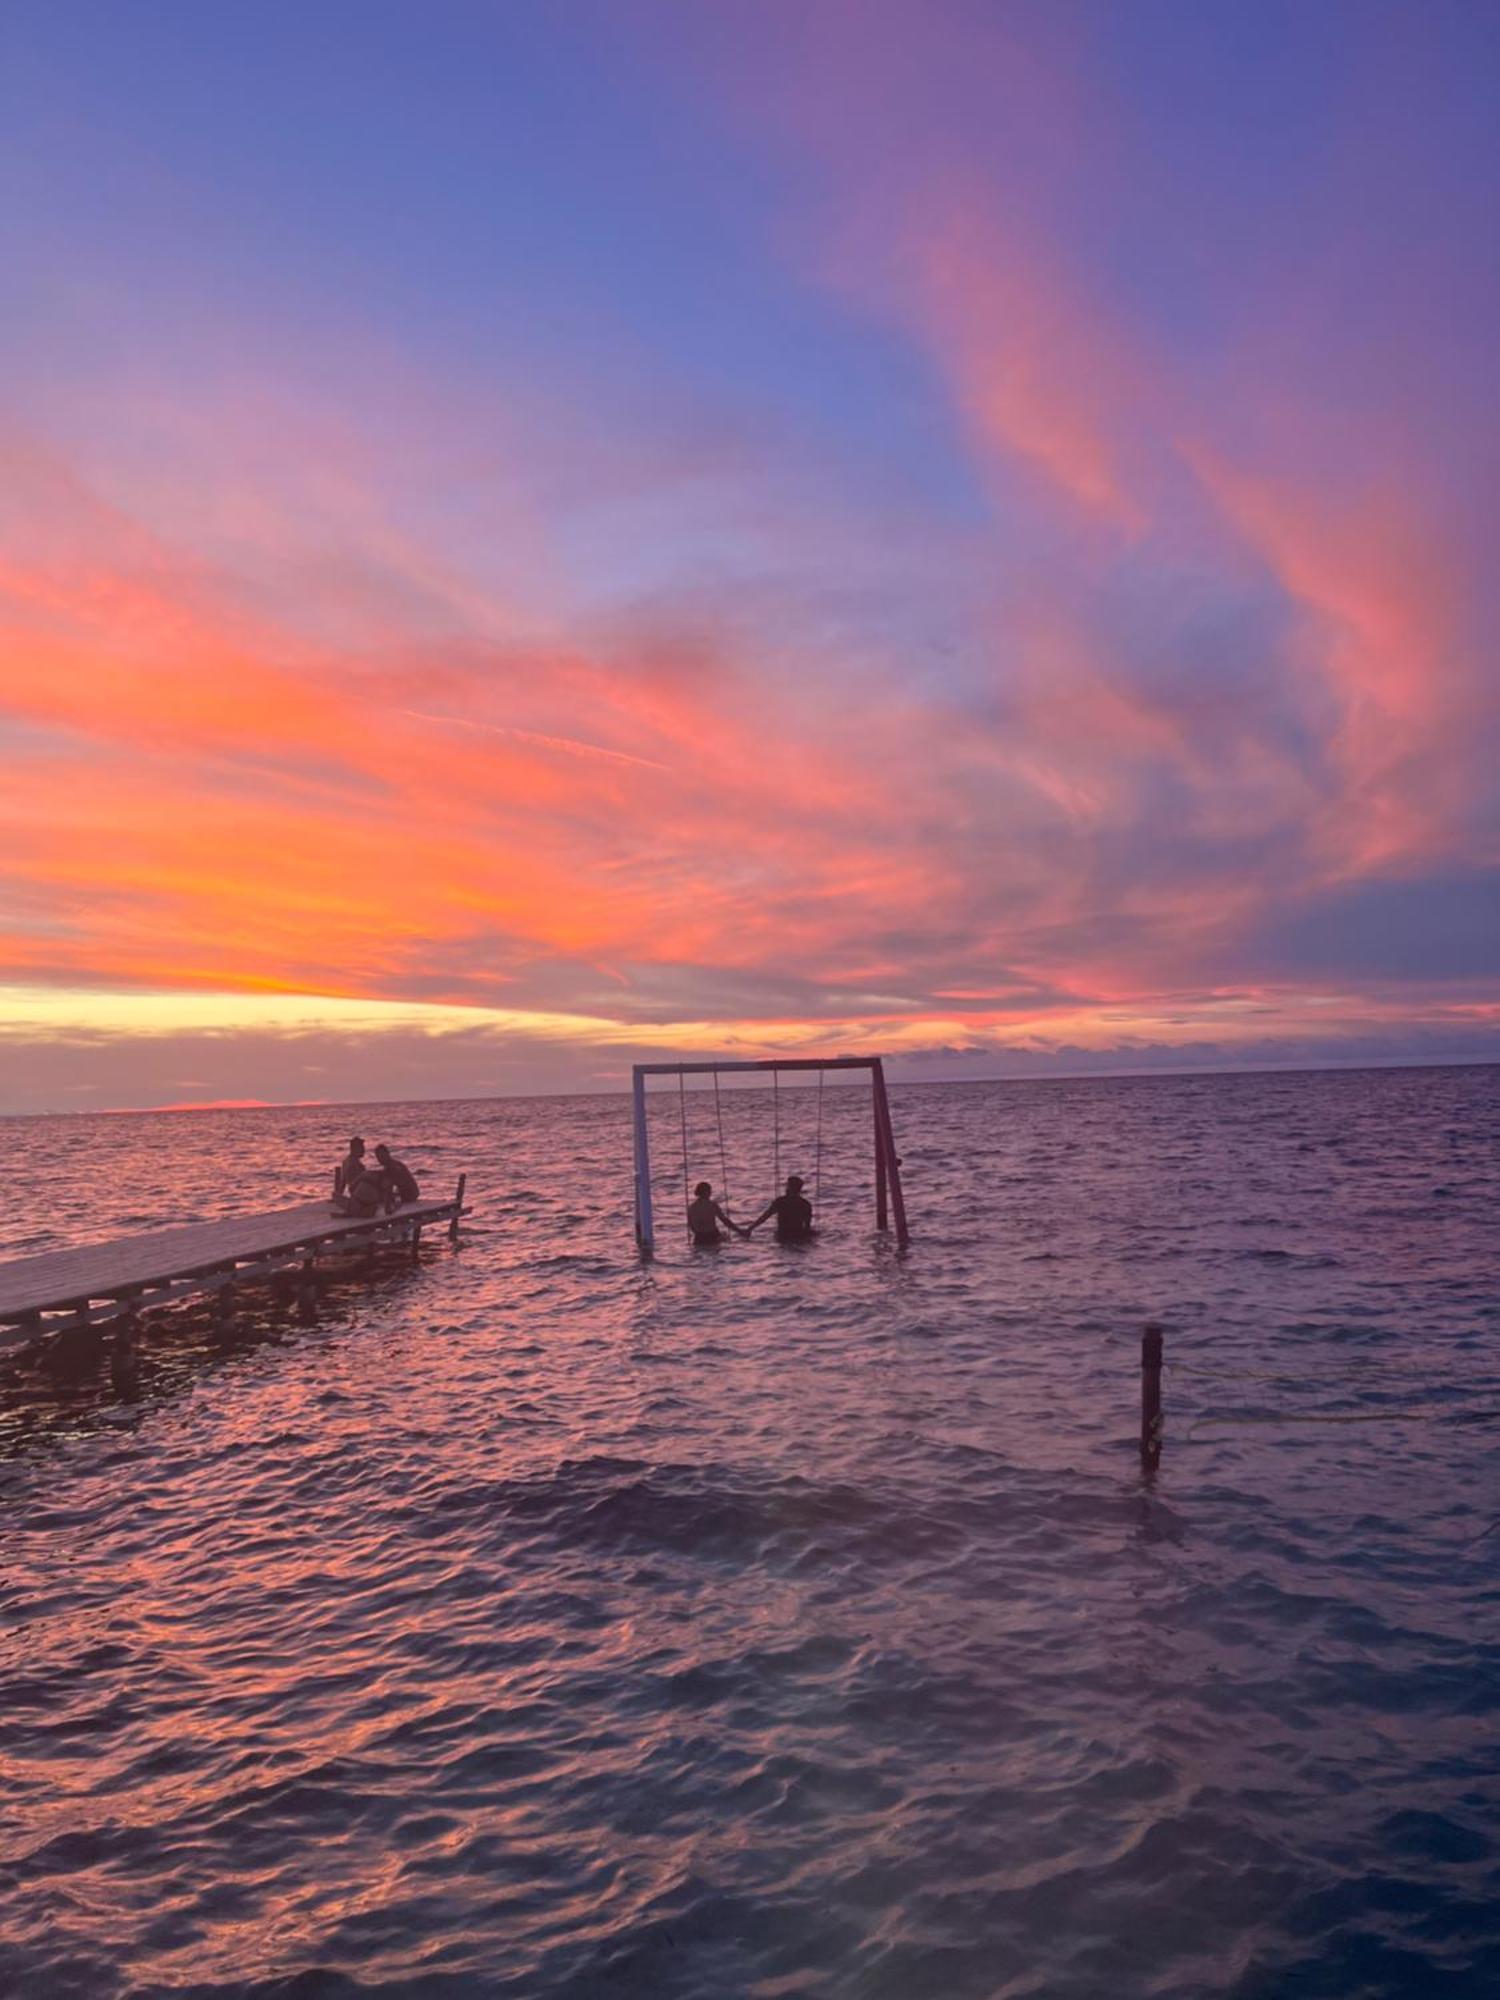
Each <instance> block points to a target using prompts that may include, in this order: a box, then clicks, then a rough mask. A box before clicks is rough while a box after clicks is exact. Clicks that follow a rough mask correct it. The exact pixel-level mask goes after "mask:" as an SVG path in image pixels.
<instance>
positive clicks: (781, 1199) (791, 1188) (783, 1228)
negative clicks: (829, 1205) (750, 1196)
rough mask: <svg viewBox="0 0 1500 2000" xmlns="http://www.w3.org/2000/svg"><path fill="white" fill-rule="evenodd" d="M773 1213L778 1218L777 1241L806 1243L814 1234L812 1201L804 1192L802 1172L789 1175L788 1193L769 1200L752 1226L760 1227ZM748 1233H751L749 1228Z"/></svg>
mask: <svg viewBox="0 0 1500 2000" xmlns="http://www.w3.org/2000/svg"><path fill="white" fill-rule="evenodd" d="M773 1215H774V1216H775V1218H776V1240H777V1242H779V1243H805V1242H806V1241H807V1239H808V1237H809V1236H811V1235H812V1233H813V1226H812V1203H811V1202H810V1201H809V1200H808V1198H807V1196H806V1195H805V1194H804V1193H803V1192H802V1177H801V1175H800V1174H788V1175H787V1182H786V1193H785V1194H779V1195H777V1196H776V1198H775V1200H774V1201H768V1202H767V1203H766V1205H765V1207H764V1208H763V1209H762V1210H761V1212H760V1214H759V1215H757V1216H756V1218H755V1220H754V1222H752V1223H751V1225H750V1228H751V1229H759V1227H760V1225H761V1224H762V1223H763V1222H765V1221H767V1220H768V1219H769V1218H770V1217H771V1216H773ZM746 1234H747V1235H748V1234H749V1231H748V1230H747V1231H746Z"/></svg>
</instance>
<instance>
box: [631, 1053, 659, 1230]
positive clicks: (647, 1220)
mask: <svg viewBox="0 0 1500 2000" xmlns="http://www.w3.org/2000/svg"><path fill="white" fill-rule="evenodd" d="M631 1095H632V1097H633V1099H634V1113H635V1240H636V1242H637V1243H639V1245H640V1246H641V1255H642V1256H643V1257H649V1256H650V1255H651V1253H652V1251H653V1250H654V1249H655V1248H656V1232H655V1230H654V1228H653V1227H652V1220H651V1149H650V1147H649V1145H648V1144H647V1141H646V1072H645V1070H644V1069H643V1068H642V1066H641V1065H640V1064H639V1063H637V1064H636V1066H635V1074H634V1076H633V1078H632V1080H631Z"/></svg>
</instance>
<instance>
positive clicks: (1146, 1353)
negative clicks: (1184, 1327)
mask: <svg viewBox="0 0 1500 2000" xmlns="http://www.w3.org/2000/svg"><path fill="white" fill-rule="evenodd" d="M1161 1359H1162V1331H1161V1328H1160V1327H1159V1326H1158V1325H1157V1324H1156V1322H1155V1321H1154V1320H1153V1321H1151V1322H1150V1323H1149V1324H1147V1325H1146V1326H1143V1327H1142V1328H1141V1461H1142V1463H1143V1464H1145V1465H1147V1466H1150V1467H1153V1468H1154V1467H1155V1466H1156V1465H1157V1463H1158V1462H1159V1461H1160V1458H1161Z"/></svg>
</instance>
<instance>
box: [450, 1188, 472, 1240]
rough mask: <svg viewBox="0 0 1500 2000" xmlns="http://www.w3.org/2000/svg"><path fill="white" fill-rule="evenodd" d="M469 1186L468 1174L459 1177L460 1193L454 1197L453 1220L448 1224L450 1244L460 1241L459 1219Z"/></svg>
mask: <svg viewBox="0 0 1500 2000" xmlns="http://www.w3.org/2000/svg"><path fill="white" fill-rule="evenodd" d="M468 1185H469V1176H468V1175H467V1174H460V1175H459V1177H458V1192H457V1193H456V1194H455V1195H454V1197H453V1220H452V1221H451V1222H450V1223H449V1224H448V1241H449V1242H450V1243H456V1242H457V1241H458V1219H459V1217H460V1216H461V1215H462V1214H463V1212H464V1189H465V1188H466V1187H467V1186H468Z"/></svg>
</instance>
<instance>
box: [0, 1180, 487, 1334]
mask: <svg viewBox="0 0 1500 2000" xmlns="http://www.w3.org/2000/svg"><path fill="white" fill-rule="evenodd" d="M464 1186H465V1180H464V1178H463V1177H461V1178H460V1180H459V1183H458V1188H457V1191H456V1192H455V1193H454V1194H453V1195H452V1196H450V1197H449V1199H448V1200H446V1201H426V1200H423V1201H411V1202H404V1203H402V1205H401V1206H400V1207H399V1208H395V1209H391V1210H389V1211H388V1212H385V1213H382V1214H380V1215H375V1216H352V1215H334V1214H332V1213H331V1212H330V1209H329V1204H328V1201H327V1199H326V1198H325V1199H324V1200H322V1201H309V1202H303V1203H301V1204H300V1205H299V1206H298V1207H296V1208H278V1209H271V1210H269V1211H268V1212H265V1213H262V1214H260V1215H230V1216H225V1217H224V1218H223V1219H222V1220H221V1221H218V1222H194V1223H190V1224H188V1225H187V1226H186V1227H184V1228H179V1229H155V1230H152V1231H150V1232H149V1233H148V1234H145V1235H141V1236H120V1237H116V1238H115V1240H114V1241H113V1242H111V1243H91V1244H87V1245H85V1246H83V1247H82V1248H80V1249H76V1250H48V1251H44V1252H43V1253H42V1254H41V1255H39V1256H34V1257H15V1258H12V1259H11V1260H10V1262H8V1263H3V1264H0V1347H4V1346H10V1345H13V1344H14V1343H16V1342H17V1341H21V1340H30V1339H34V1338H35V1337H36V1335H37V1334H39V1333H43V1332H46V1331H47V1330H48V1329H49V1328H50V1327H52V1326H57V1325H62V1324H70V1325H79V1324H87V1323H89V1322H91V1321H94V1320H100V1319H107V1318H109V1317H110V1316H111V1315H112V1314H114V1313H117V1312H119V1311H120V1310H121V1309H122V1308H123V1307H125V1306H127V1305H129V1306H135V1307H138V1308H140V1307H149V1306H153V1305H165V1304H168V1303H169V1302H171V1301H172V1300H174V1299H178V1298H183V1297H185V1296H187V1295H188V1294H189V1293H192V1292H211V1291H217V1290H218V1289H220V1288H221V1287H222V1286H224V1285H227V1284H259V1283H263V1282H265V1281H266V1280H267V1279H271V1278H275V1277H276V1276H278V1275H279V1274H280V1273H282V1272H291V1271H293V1270H295V1269H297V1268H298V1267H299V1266H304V1267H305V1266H308V1265H310V1264H311V1263H312V1261H313V1259H314V1258H315V1257H316V1256H317V1254H318V1252H319V1251H322V1250H330V1249H340V1248H353V1247H357V1246H358V1245H359V1244H360V1243H362V1242H364V1241H369V1242H371V1243H372V1245H373V1244H374V1243H378V1242H380V1241H382V1240H384V1241H386V1242H398V1241H402V1240H405V1241H406V1242H408V1243H409V1244H410V1246H411V1249H412V1252H413V1254H415V1253H416V1250H417V1247H418V1245H419V1243H420V1241H421V1233H422V1230H423V1228H424V1227H425V1226H428V1225H431V1224H435V1223H439V1222H446V1223H447V1224H448V1232H449V1235H450V1236H452V1237H454V1238H455V1239H456V1238H457V1235H458V1220H459V1217H460V1216H461V1215H465V1214H467V1213H468V1211H467V1210H466V1208H465V1207H464Z"/></svg>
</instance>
